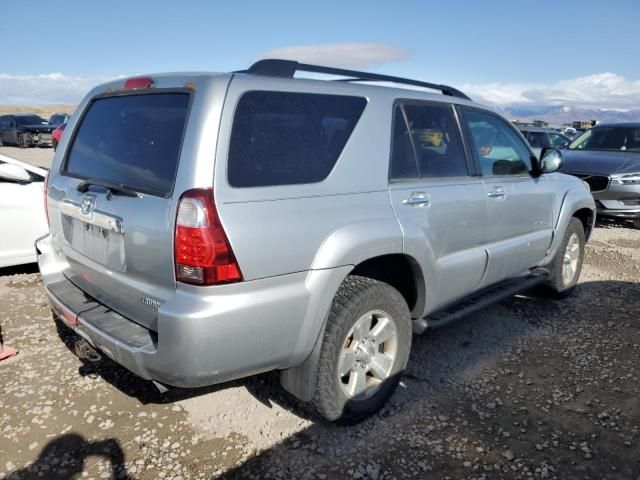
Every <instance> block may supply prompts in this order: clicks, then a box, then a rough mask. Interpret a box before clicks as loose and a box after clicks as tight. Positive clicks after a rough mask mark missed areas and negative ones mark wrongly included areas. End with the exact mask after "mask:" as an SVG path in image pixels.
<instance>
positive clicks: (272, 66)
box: [234, 59, 471, 100]
mask: <svg viewBox="0 0 640 480" xmlns="http://www.w3.org/2000/svg"><path fill="white" fill-rule="evenodd" d="M298 71H300V72H314V73H326V74H329V75H340V76H345V77H353V78H347V79H342V80H341V81H344V82H392V83H400V84H404V85H414V86H416V87H424V88H430V89H433V90H439V91H441V92H442V93H443V94H444V95H449V96H451V97H458V98H464V99H466V100H471V99H470V98H469V97H468V96H466V95H465V94H464V93H462V92H461V91H460V90H458V89H456V88H453V87H450V86H448V85H439V84H436V83H429V82H421V81H419V80H411V79H409V78H402V77H392V76H390V75H379V74H377V73H367V72H360V71H357V70H345V69H343V68H334V67H323V66H320V65H309V64H306V63H300V62H296V61H295V60H281V59H265V60H258V61H257V62H256V63H254V64H253V65H251V66H250V67H249V68H248V69H247V70H239V71H237V72H234V73H248V74H249V75H263V76H266V77H279V78H293V76H294V75H295V73H296V72H298Z"/></svg>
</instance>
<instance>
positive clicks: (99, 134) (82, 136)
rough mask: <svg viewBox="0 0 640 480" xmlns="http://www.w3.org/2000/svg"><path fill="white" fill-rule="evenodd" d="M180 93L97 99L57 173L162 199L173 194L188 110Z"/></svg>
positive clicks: (87, 113)
mask: <svg viewBox="0 0 640 480" xmlns="http://www.w3.org/2000/svg"><path fill="white" fill-rule="evenodd" d="M189 100H190V96H189V95H188V94H186V93H154V94H132V95H131V94H130V95H122V96H111V97H104V98H98V99H96V100H94V101H93V103H92V104H91V105H90V106H89V108H88V110H87V111H86V113H85V115H84V117H83V119H82V121H81V123H80V128H79V129H78V130H77V133H76V134H75V137H74V139H73V141H72V145H71V147H70V149H69V150H68V153H67V159H66V163H65V165H64V170H63V173H64V174H66V175H69V176H72V177H76V178H81V179H92V180H102V181H107V182H110V183H113V184H117V185H123V186H125V187H127V188H129V189H131V190H135V191H138V192H141V193H147V194H150V195H156V196H160V197H165V196H167V195H169V194H170V193H171V191H172V189H173V184H174V180H175V175H176V169H177V166H178V158H179V156H180V146H181V144H182V136H183V133H184V127H185V123H186V118H187V112H188V108H189Z"/></svg>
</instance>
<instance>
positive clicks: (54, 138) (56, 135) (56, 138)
mask: <svg viewBox="0 0 640 480" xmlns="http://www.w3.org/2000/svg"><path fill="white" fill-rule="evenodd" d="M65 128H67V122H64V123H61V124H60V125H58V127H57V128H56V129H55V130H54V131H53V133H52V134H51V143H52V145H53V150H54V151H55V150H56V149H57V148H58V144H59V143H60V139H61V138H62V133H63V132H64V129H65Z"/></svg>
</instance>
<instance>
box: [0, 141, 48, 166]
mask: <svg viewBox="0 0 640 480" xmlns="http://www.w3.org/2000/svg"><path fill="white" fill-rule="evenodd" d="M0 153H1V154H3V155H7V156H9V157H12V158H17V159H18V160H22V161H23V162H27V163H30V164H31V165H35V166H36V167H42V168H49V165H50V164H51V160H52V159H53V153H54V152H53V148H49V147H41V148H19V147H9V146H2V147H0Z"/></svg>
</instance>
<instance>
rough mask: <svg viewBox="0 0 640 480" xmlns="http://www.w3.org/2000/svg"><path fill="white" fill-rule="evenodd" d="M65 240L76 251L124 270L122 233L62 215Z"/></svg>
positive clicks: (106, 264)
mask: <svg viewBox="0 0 640 480" xmlns="http://www.w3.org/2000/svg"><path fill="white" fill-rule="evenodd" d="M62 228H63V232H64V237H65V240H66V241H67V242H68V243H69V245H70V246H71V248H73V249H74V250H75V251H76V252H78V253H80V254H82V255H84V256H85V257H88V258H90V259H91V260H93V261H95V262H97V263H99V264H101V265H104V266H105V267H106V268H108V269H110V270H116V271H120V272H122V271H124V270H125V268H126V258H125V251H124V235H123V234H122V233H118V232H115V231H113V230H111V229H108V228H104V227H101V226H98V225H93V224H91V223H89V222H85V221H82V220H79V219H77V218H73V217H69V216H65V215H63V216H62Z"/></svg>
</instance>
